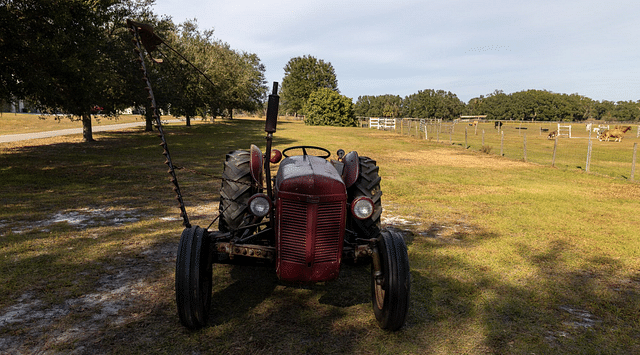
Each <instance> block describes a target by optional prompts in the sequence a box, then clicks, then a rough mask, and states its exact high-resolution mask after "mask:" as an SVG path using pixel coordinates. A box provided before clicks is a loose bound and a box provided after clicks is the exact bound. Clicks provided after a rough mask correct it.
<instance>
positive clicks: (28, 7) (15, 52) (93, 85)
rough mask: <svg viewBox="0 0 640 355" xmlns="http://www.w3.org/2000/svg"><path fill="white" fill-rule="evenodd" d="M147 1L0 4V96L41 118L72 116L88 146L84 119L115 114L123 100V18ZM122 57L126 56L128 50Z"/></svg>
mask: <svg viewBox="0 0 640 355" xmlns="http://www.w3.org/2000/svg"><path fill="white" fill-rule="evenodd" d="M151 3H152V1H151V0H149V1H134V0H20V1H12V0H3V1H2V3H0V4H1V7H0V21H1V22H2V23H1V25H2V26H1V28H2V29H1V31H2V32H0V33H1V35H0V53H2V54H1V55H2V62H3V65H2V69H1V70H0V85H1V87H0V97H1V98H2V99H5V100H8V101H11V100H16V99H26V100H28V101H30V102H33V103H35V105H36V106H37V108H38V109H40V110H41V111H42V112H51V113H54V112H55V113H66V114H69V115H70V116H73V117H80V118H81V119H82V123H83V137H84V140H85V141H92V140H93V135H92V132H91V113H92V109H93V107H94V106H101V107H103V108H104V109H105V110H104V112H105V113H107V114H115V113H116V112H117V110H118V109H119V108H121V107H122V106H123V104H125V103H130V102H131V97H130V96H129V95H128V94H129V93H130V92H129V91H128V90H127V88H129V87H130V86H127V85H123V83H126V82H128V81H129V79H130V77H129V75H130V73H131V72H132V65H133V63H131V62H123V61H122V56H123V54H124V49H123V48H124V46H127V45H129V44H128V41H127V42H122V41H121V38H122V37H121V35H122V33H123V30H124V23H123V21H122V19H123V17H125V16H127V15H133V14H132V13H131V9H133V8H143V9H147V8H148V7H149V6H150V5H151ZM129 53H130V52H129Z"/></svg>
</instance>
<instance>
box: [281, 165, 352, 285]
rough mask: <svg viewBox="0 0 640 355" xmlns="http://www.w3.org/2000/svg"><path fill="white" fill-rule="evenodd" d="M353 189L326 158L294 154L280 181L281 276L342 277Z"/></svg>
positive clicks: (301, 278)
mask: <svg viewBox="0 0 640 355" xmlns="http://www.w3.org/2000/svg"><path fill="white" fill-rule="evenodd" d="M346 205H347V192H346V188H345V185H344V183H343V181H342V178H341V177H340V175H339V174H338V172H337V171H336V169H335V168H334V167H333V165H332V164H331V163H330V162H328V161H326V160H325V159H322V158H319V157H315V156H310V155H302V156H292V157H288V158H286V159H284V160H283V161H282V162H281V163H280V168H279V170H278V174H277V176H276V181H275V206H276V209H277V212H276V214H275V215H276V221H275V232H276V249H277V258H276V272H277V274H278V277H279V278H280V279H281V280H287V281H311V282H317V281H327V280H332V279H335V278H336V277H338V273H339V272H340V262H341V258H342V246H343V239H344V230H345V220H346Z"/></svg>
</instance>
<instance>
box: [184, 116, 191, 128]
mask: <svg viewBox="0 0 640 355" xmlns="http://www.w3.org/2000/svg"><path fill="white" fill-rule="evenodd" d="M185 117H186V119H187V127H191V116H189V115H186V116H185Z"/></svg>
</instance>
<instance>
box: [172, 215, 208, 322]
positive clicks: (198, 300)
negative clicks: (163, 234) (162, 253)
mask: <svg viewBox="0 0 640 355" xmlns="http://www.w3.org/2000/svg"><path fill="white" fill-rule="evenodd" d="M209 245H210V239H209V238H208V236H207V233H206V232H205V230H204V229H202V228H200V227H197V226H196V227H191V228H185V229H184V231H183V232H182V237H181V238H180V244H179V246H178V256H177V258H176V303H177V306H178V315H179V316H180V322H181V323H182V325H184V326H185V327H187V328H189V329H199V328H202V327H204V326H206V325H207V320H208V318H209V311H210V310H211V285H212V260H211V253H210V251H209Z"/></svg>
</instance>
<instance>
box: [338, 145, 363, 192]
mask: <svg viewBox="0 0 640 355" xmlns="http://www.w3.org/2000/svg"><path fill="white" fill-rule="evenodd" d="M342 162H343V163H344V169H343V170H342V181H344V185H345V186H346V187H347V188H349V187H351V185H353V184H355V182H356V181H357V180H358V176H360V159H358V153H357V152H355V151H351V152H349V153H347V155H345V156H344V158H343V159H342Z"/></svg>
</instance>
